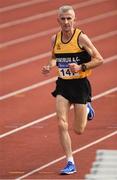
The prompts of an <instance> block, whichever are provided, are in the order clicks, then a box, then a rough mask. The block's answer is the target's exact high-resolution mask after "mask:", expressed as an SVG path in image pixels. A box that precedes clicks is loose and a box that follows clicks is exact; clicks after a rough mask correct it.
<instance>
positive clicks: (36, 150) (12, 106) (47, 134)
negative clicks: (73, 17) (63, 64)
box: [0, 0, 117, 179]
mask: <svg viewBox="0 0 117 180" xmlns="http://www.w3.org/2000/svg"><path fill="white" fill-rule="evenodd" d="M24 2H27V1H22V0H18V1H17V3H20V4H21V3H24ZM28 2H29V1H28ZM68 2H69V3H70V4H75V6H76V4H78V6H79V5H80V6H83V7H80V6H79V8H78V12H77V11H76V13H77V16H78V22H79V24H81V25H80V28H81V29H83V30H84V31H85V32H86V33H87V34H88V35H89V36H90V37H91V38H93V39H94V38H98V40H95V39H94V44H95V46H96V47H97V49H99V51H100V52H101V54H102V55H103V57H104V58H105V62H107V63H105V64H104V65H103V66H101V67H99V68H97V69H95V70H94V71H93V74H92V76H91V77H90V81H91V83H92V88H93V96H94V97H95V96H96V95H97V94H101V93H103V92H107V91H108V90H109V89H113V91H112V92H113V93H112V92H111V91H110V92H108V94H107V95H106V94H105V95H104V96H101V97H100V98H99V99H96V100H95V101H94V102H93V106H94V108H95V110H96V116H95V119H94V121H92V122H90V123H88V125H87V128H86V131H85V133H84V134H83V135H81V136H77V135H76V134H75V133H74V132H73V127H72V123H73V110H71V112H70V120H71V121H70V126H69V129H70V135H71V136H72V145H73V150H77V151H78V152H77V153H76V154H75V161H76V164H77V166H78V173H76V174H74V175H71V176H69V177H68V176H64V177H63V176H60V175H59V174H58V172H59V170H60V169H61V168H62V167H63V166H64V164H65V161H63V160H60V161H59V160H57V161H58V162H55V160H56V159H58V158H60V157H62V156H63V151H62V149H61V146H60V144H59V138H58V132H57V131H58V129H57V123H56V117H55V114H53V116H52V117H51V118H49V117H48V115H49V114H52V113H54V112H55V99H54V98H52V97H51V95H50V93H51V91H52V90H53V88H54V87H55V83H54V81H52V82H51V83H48V84H46V83H45V85H42V86H40V87H37V88H34V89H33V90H32V89H31V87H32V86H33V85H34V84H37V83H39V82H43V81H44V82H45V80H47V79H51V78H52V77H54V76H56V71H55V70H54V71H53V72H52V73H51V75H49V76H46V77H44V76H43V75H42V74H41V68H42V66H43V64H45V63H46V62H47V59H48V58H49V55H47V57H46V58H40V59H39V60H38V58H37V60H36V61H35V62H29V63H27V64H25V65H24V64H22V65H17V66H15V65H14V63H17V62H18V63H19V62H22V60H25V59H26V58H28V59H29V58H31V57H33V56H37V55H39V54H44V53H46V52H48V51H49V50H50V38H51V35H52V34H53V32H52V31H51V30H52V29H53V28H56V27H57V23H56V11H55V10H56V9H57V8H58V7H59V6H60V5H62V4H63V2H62V1H61V0H58V1H57V2H56V3H55V2H54V3H50V2H49V1H45V2H41V1H40V3H39V1H38V3H37V4H33V5H27V6H25V7H20V8H16V9H12V10H10V11H9V15H8V10H6V12H2V24H5V23H8V22H9V21H10V22H13V21H16V22H17V20H18V19H20V18H27V17H29V18H30V16H34V15H35V14H37V13H43V16H44V17H43V18H41V19H40V20H33V21H30V22H25V23H21V24H17V23H16V25H13V26H12V23H11V24H9V27H4V28H1V29H0V31H1V32H2V42H3V45H4V43H6V44H8V43H9V45H7V46H5V45H4V46H3V47H2V46H1V47H0V55H1V60H0V64H1V68H4V67H5V68H6V66H9V65H12V67H11V68H9V69H6V70H4V71H1V72H0V73H1V76H0V77H1V78H0V79H1V82H2V86H1V87H0V94H1V102H0V109H1V111H0V117H1V121H0V123H1V126H0V127H1V128H0V132H1V145H2V148H1V149H0V151H1V152H0V155H1V158H0V159H1V160H0V167H1V174H0V178H1V179H12V178H13V179H15V178H17V177H20V176H21V177H22V176H23V175H25V176H24V177H25V178H28V179H67V178H71V179H76V178H77V179H84V176H85V174H86V173H88V172H89V170H90V167H91V164H92V161H93V160H94V158H95V152H96V150H97V149H116V144H115V138H116V137H115V136H116V129H117V128H116V127H117V124H116V116H117V113H116V98H117V94H116V89H114V88H115V87H116V79H115V77H116V76H115V72H116V69H115V68H116V58H117V56H116V45H115V42H116V40H117V38H116V36H115V35H116V33H117V32H116V23H115V22H116V20H115V18H116V14H117V13H116V1H115V0H102V1H98V3H97V1H96V0H94V1H91V0H89V1H88V2H89V4H86V3H85V1H82V0H81V1H76V0H74V1H70V0H65V1H64V3H68ZM92 2H93V3H94V2H95V3H94V4H91V3H92ZM82 3H83V5H82ZM50 4H51V6H50ZM0 5H1V7H2V8H4V7H7V8H6V9H8V6H12V5H18V4H16V1H14V0H11V1H10V2H6V1H3V0H1V1H0ZM17 7H18V6H17ZM76 10H77V9H76ZM53 11H54V12H53ZM21 12H22V13H21ZM46 12H49V14H50V13H51V12H53V15H49V16H48V17H46V14H45V13H46ZM105 13H106V14H105ZM102 14H103V15H102ZM100 15H101V16H100ZM96 17H97V18H98V19H97V18H96ZM47 18H48V19H47ZM91 18H93V20H91ZM84 19H85V21H84ZM86 19H87V20H86ZM89 19H90V22H88V20H89ZM47 20H48V21H49V22H50V23H49V24H48V23H47ZM40 24H41V25H40ZM29 27H30V28H29ZM46 30H50V33H49V34H46V33H45V35H43V36H42V35H40V36H39V37H38V38H32V39H30V40H26V38H25V37H26V36H31V35H32V34H35V33H40V32H45V31H46ZM100 35H102V36H101V37H100ZM22 37H24V39H25V41H23V42H18V38H22ZM99 37H100V38H99ZM12 40H16V41H15V43H14V44H13V43H12ZM42 42H43V44H42ZM108 58H109V59H111V60H110V61H108V60H109V59H108ZM27 86H28V87H29V88H28V90H26V91H25V92H24V93H21V94H18V92H17V91H18V90H19V89H20V90H22V89H23V88H26V87H27ZM11 92H14V93H16V95H11V96H10V97H7V95H9V94H10V93H11ZM3 97H4V98H3ZM2 98H3V99H2ZM40 118H42V120H43V119H44V118H46V120H45V121H44V120H43V121H42V122H38V123H37V124H35V125H34V124H32V125H30V126H29V127H26V125H27V124H29V123H31V122H33V123H35V121H36V120H40ZM19 127H22V129H19ZM23 127H24V129H23ZM14 130H15V131H14ZM114 132H115V134H113V135H112V136H110V137H107V135H108V134H111V133H114ZM7 133H8V134H7ZM102 137H107V139H105V140H103V141H100V142H99V143H96V140H98V139H100V138H102ZM92 142H95V143H96V144H91V143H92ZM88 144H89V145H90V147H89V148H88V147H85V146H86V145H88ZM82 147H85V149H84V150H83V149H82ZM79 148H81V150H80V149H79ZM50 162H52V163H53V165H50V164H48V163H50ZM47 164H48V165H47ZM43 165H45V166H47V167H46V168H43V167H42V166H43ZM37 168H39V169H40V170H38V171H37V172H36V173H34V171H33V170H35V169H37ZM28 172H29V173H30V175H28V174H27V173H28ZM31 174H32V175H31ZM22 178H23V177H22Z"/></svg>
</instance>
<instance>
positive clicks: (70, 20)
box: [58, 10, 75, 32]
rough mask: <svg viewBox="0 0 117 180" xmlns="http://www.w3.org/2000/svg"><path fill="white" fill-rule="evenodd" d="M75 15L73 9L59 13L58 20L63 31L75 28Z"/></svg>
mask: <svg viewBox="0 0 117 180" xmlns="http://www.w3.org/2000/svg"><path fill="white" fill-rule="evenodd" d="M74 20H75V15H74V12H73V11H72V10H69V11H67V12H65V13H61V14H59V17H58V22H59V24H60V26H61V28H62V31H65V32H68V31H71V30H72V29H73V28H74Z"/></svg>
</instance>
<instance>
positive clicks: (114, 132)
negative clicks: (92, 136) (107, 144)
mask: <svg viewBox="0 0 117 180" xmlns="http://www.w3.org/2000/svg"><path fill="white" fill-rule="evenodd" d="M116 134H117V131H113V132H112V133H110V134H107V135H106V136H103V137H101V138H99V139H97V140H95V141H93V142H91V143H89V144H87V145H84V146H82V147H81V148H78V149H76V150H74V151H73V154H76V153H78V152H80V151H83V150H85V149H87V148H89V147H91V146H94V145H96V144H98V143H100V142H102V141H104V140H106V139H108V138H111V137H112V136H115V135H116ZM65 158H66V157H65V156H61V157H60V158H58V159H55V160H53V161H51V162H49V163H47V164H44V165H43V166H41V167H39V168H37V169H34V170H32V171H30V172H28V173H26V174H24V175H23V176H20V177H18V178H16V180H21V179H23V178H26V177H28V176H30V175H32V174H34V173H36V172H38V171H40V170H42V169H45V168H47V167H49V166H51V165H53V164H55V163H58V162H59V161H61V160H63V159H65Z"/></svg>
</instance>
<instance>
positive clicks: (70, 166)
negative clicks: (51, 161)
mask: <svg viewBox="0 0 117 180" xmlns="http://www.w3.org/2000/svg"><path fill="white" fill-rule="evenodd" d="M75 172H76V168H75V165H74V164H73V163H72V162H70V161H68V163H67V166H66V167H65V168H64V169H62V170H61V172H60V174H61V175H67V174H73V173H75Z"/></svg>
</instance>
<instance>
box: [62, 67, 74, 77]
mask: <svg viewBox="0 0 117 180" xmlns="http://www.w3.org/2000/svg"><path fill="white" fill-rule="evenodd" d="M60 74H61V75H62V76H73V75H74V74H75V73H72V72H71V71H70V69H68V68H67V69H66V68H65V69H60Z"/></svg>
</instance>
